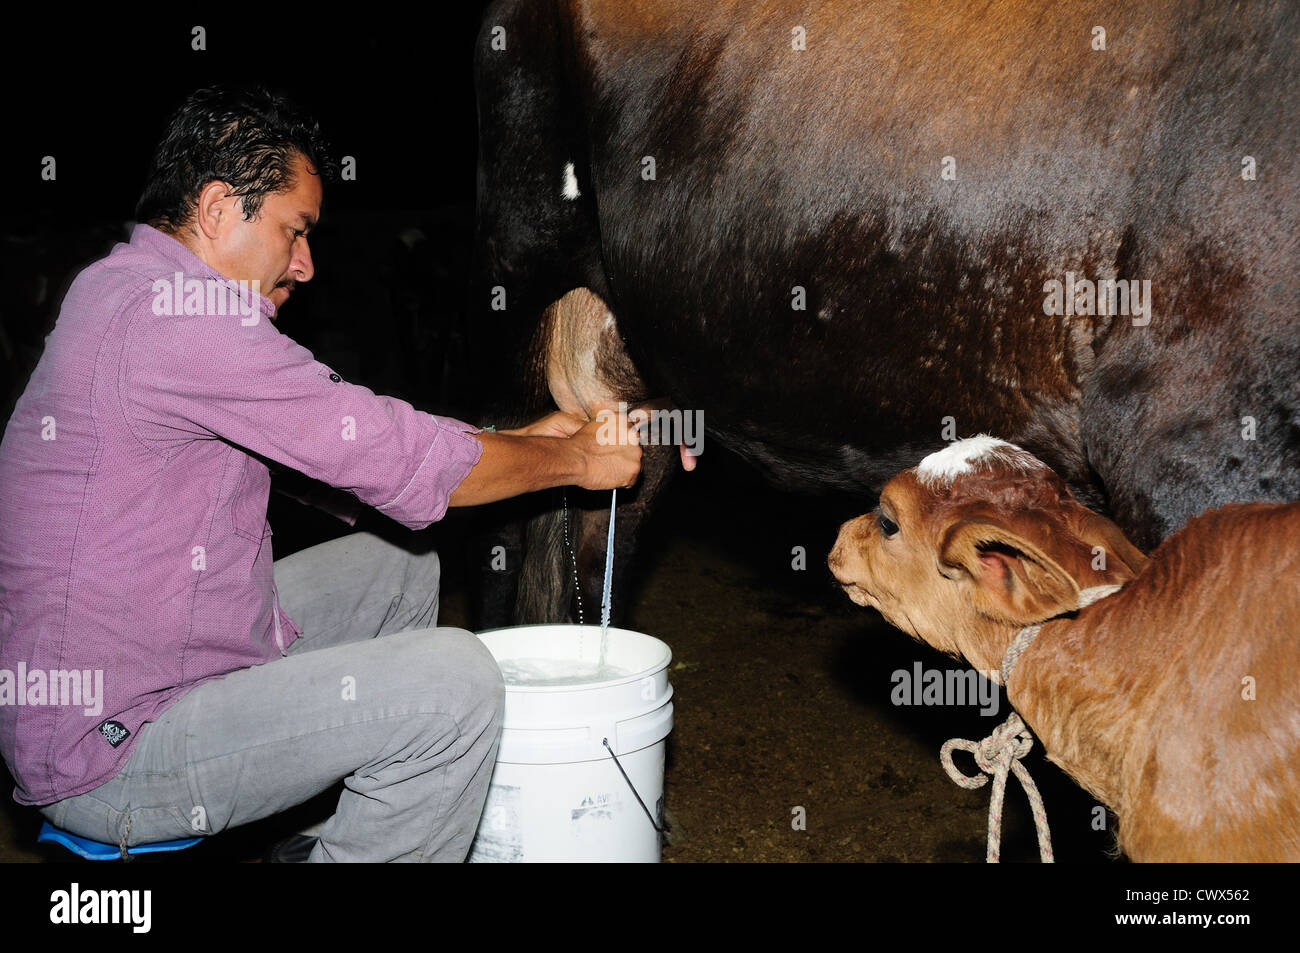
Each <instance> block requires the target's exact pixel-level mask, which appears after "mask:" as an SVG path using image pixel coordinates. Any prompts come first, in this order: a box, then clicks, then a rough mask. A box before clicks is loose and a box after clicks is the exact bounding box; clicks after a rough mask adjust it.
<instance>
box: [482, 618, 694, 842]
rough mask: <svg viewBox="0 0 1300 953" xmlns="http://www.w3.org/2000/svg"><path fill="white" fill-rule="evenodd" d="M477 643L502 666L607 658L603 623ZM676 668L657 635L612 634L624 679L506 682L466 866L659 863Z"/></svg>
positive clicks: (530, 628)
mask: <svg viewBox="0 0 1300 953" xmlns="http://www.w3.org/2000/svg"><path fill="white" fill-rule="evenodd" d="M479 638H480V639H482V641H483V643H484V644H485V645H486V646H487V647H488V650H489V651H491V652H492V654H493V655H494V656H495V657H496V659H497V662H498V663H502V662H507V663H509V662H511V660H516V659H547V660H555V661H557V662H559V661H565V662H574V663H586V664H587V666H588V667H590V668H591V670H593V671H594V670H595V668H596V664H597V663H598V662H599V660H600V626H596V625H524V626H513V627H511V628H506V629H493V630H489V631H486V632H481V633H479ZM670 661H672V651H671V650H670V649H669V648H668V646H667V645H665V644H664V643H663V642H661V641H659V640H658V639H656V638H654V637H652V636H649V635H644V634H642V633H640V632H631V631H629V630H627V629H615V628H612V627H611V628H610V629H609V642H608V645H607V647H606V655H605V662H606V664H607V665H609V666H613V667H615V668H619V669H623V670H624V671H626V672H627V673H628V674H626V675H622V676H619V677H614V678H606V679H603V680H599V681H590V682H583V683H580V684H565V685H545V684H532V685H530V684H511V681H510V679H507V681H506V698H505V723H504V727H503V728H502V731H501V744H500V747H499V748H498V750H497V763H496V768H495V769H494V771H493V773H492V783H491V787H490V789H489V791H488V796H487V802H486V803H485V804H484V806H483V817H482V820H481V821H480V822H479V826H478V833H477V834H476V835H475V838H474V843H473V844H472V845H471V847H470V853H469V860H470V862H471V863H484V862H488V863H511V862H539V861H542V862H545V861H628V862H650V863H657V862H658V861H659V855H660V835H659V831H658V830H656V825H658V826H659V827H662V823H663V822H662V818H663V790H664V748H665V744H666V739H667V738H668V733H669V732H671V731H672V728H673V705H672V701H671V699H672V695H673V689H672V686H671V685H669V684H668V663H669V662H670ZM606 739H608V741H609V748H606V747H605V745H604V743H603V742H604V740H606ZM610 749H612V750H613V753H614V754H615V755H617V757H618V763H617V764H616V763H615V759H614V758H613V757H611V755H610ZM619 765H621V766H622V768H623V771H624V772H626V773H627V779H624V777H623V774H622V773H621V772H620V771H619ZM633 789H635V794H634V793H633ZM638 795H639V797H640V800H639V801H638ZM643 803H644V808H643V807H642V804H643ZM647 812H648V813H647ZM652 817H653V821H652V820H651V818H652Z"/></svg>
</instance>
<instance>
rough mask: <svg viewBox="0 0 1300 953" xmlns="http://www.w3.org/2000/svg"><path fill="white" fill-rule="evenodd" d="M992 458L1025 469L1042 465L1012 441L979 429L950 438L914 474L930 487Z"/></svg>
mask: <svg viewBox="0 0 1300 953" xmlns="http://www.w3.org/2000/svg"><path fill="white" fill-rule="evenodd" d="M995 461H996V462H999V463H1003V464H1005V465H1007V466H1009V467H1012V468H1014V469H1018V470H1025V471H1030V470H1034V469H1037V468H1038V467H1043V466H1046V464H1044V463H1043V462H1042V461H1040V460H1039V459H1038V458H1037V457H1035V456H1034V455H1033V454H1031V453H1029V452H1028V451H1027V450H1022V449H1021V448H1020V447H1017V446H1016V445H1015V444H1014V443H1007V442H1006V441H1005V440H1000V439H998V438H997V437H990V436H989V435H988V434H986V433H982V434H978V435H977V436H974V437H967V438H966V439H965V440H954V441H953V442H952V443H950V444H948V446H946V447H944V448H943V449H942V450H938V451H936V452H935V453H932V454H930V455H929V456H928V457H926V458H925V459H924V460H922V461H921V463H920V465H919V466H918V467H917V468H916V476H917V479H919V480H920V481H921V483H922V485H924V486H926V487H929V488H931V489H933V488H934V487H936V486H940V485H944V486H947V485H949V484H951V483H952V481H953V480H955V479H956V478H957V477H959V476H961V475H962V474H963V473H971V472H973V471H974V470H975V469H976V467H977V466H979V465H980V464H982V463H993V462H995Z"/></svg>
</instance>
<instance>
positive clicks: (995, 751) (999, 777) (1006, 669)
mask: <svg viewBox="0 0 1300 953" xmlns="http://www.w3.org/2000/svg"><path fill="white" fill-rule="evenodd" d="M1122 588H1123V586H1117V585H1106V586H1092V587H1091V588H1088V589H1084V590H1083V591H1082V592H1080V593H1079V605H1078V607H1077V609H1082V608H1084V607H1085V606H1089V605H1092V604H1093V603H1094V602H1096V601H1098V600H1099V599H1104V598H1106V597H1107V596H1110V595H1114V594H1115V593H1116V592H1119V590H1120V589H1122ZM1077 609H1076V610H1075V611H1077ZM1042 627H1043V623H1041V622H1040V623H1038V624H1037V625H1031V626H1027V627H1025V628H1024V629H1021V630H1020V632H1019V634H1017V635H1016V637H1015V639H1014V640H1013V641H1012V643H1011V645H1010V646H1008V648H1007V651H1006V654H1005V655H1004V656H1003V657H1002V684H1003V685H1004V686H1005V685H1007V684H1008V683H1009V681H1010V678H1011V670H1012V669H1013V668H1015V665H1016V662H1018V661H1019V660H1020V656H1021V654H1022V653H1023V652H1024V651H1025V649H1027V648H1029V643H1030V642H1032V641H1033V640H1034V639H1035V638H1037V636H1038V633H1039V631H1040V630H1041V629H1042ZM1033 746H1034V736H1033V735H1032V734H1031V733H1030V731H1029V729H1028V728H1026V727H1025V723H1024V722H1023V721H1021V719H1020V716H1019V715H1017V714H1016V713H1015V712H1014V711H1013V712H1012V713H1011V715H1010V717H1009V718H1007V720H1006V721H1004V722H1003V723H1002V724H1000V725H998V727H996V728H994V729H993V731H991V732H990V733H989V736H988V737H987V738H985V739H984V740H982V741H980V742H978V743H976V742H974V741H967V740H966V739H964V738H953V739H952V740H950V741H948V742H946V743H945V744H944V746H943V747H942V748H940V749H939V760H940V761H941V762H942V763H943V769H944V771H946V772H947V773H948V777H950V778H952V780H953V781H954V782H956V783H957V784H959V785H961V786H962V787H964V788H969V789H975V788H981V787H983V786H984V785H985V784H987V783H988V780H989V779H988V778H987V777H985V775H992V776H993V792H992V796H991V797H990V798H989V827H988V834H989V837H988V852H987V854H986V855H985V861H986V862H987V863H990V864H996V863H998V861H999V858H1000V856H1001V842H1002V798H1003V796H1004V795H1005V793H1006V788H1007V774H1008V773H1009V772H1011V771H1014V772H1015V774H1016V777H1017V778H1018V779H1019V780H1020V786H1021V787H1023V788H1024V789H1025V795H1026V796H1027V797H1028V798H1029V809H1030V810H1031V811H1032V812H1033V815H1034V828H1035V830H1036V831H1037V834H1038V856H1039V857H1040V858H1042V861H1043V863H1045V864H1050V863H1054V862H1055V860H1054V858H1053V856H1052V833H1051V831H1050V830H1048V827H1047V809H1046V808H1045V807H1043V796H1042V795H1041V794H1039V793H1038V786H1037V785H1035V784H1034V779H1033V778H1031V777H1030V776H1029V769H1028V768H1026V767H1025V766H1024V765H1023V764H1021V763H1020V759H1021V758H1023V757H1024V756H1025V755H1027V754H1028V753H1029V749H1030V748H1032V747H1033ZM954 750H960V751H969V752H970V753H971V754H973V755H974V756H975V763H976V764H977V765H979V767H980V770H981V771H983V772H984V774H976V775H973V776H967V775H965V774H963V773H962V772H961V771H960V769H958V767H957V766H956V765H955V764H954V763H953V760H952V753H953V751H954Z"/></svg>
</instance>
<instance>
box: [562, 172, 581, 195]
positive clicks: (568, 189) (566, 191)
mask: <svg viewBox="0 0 1300 953" xmlns="http://www.w3.org/2000/svg"><path fill="white" fill-rule="evenodd" d="M560 194H561V195H563V196H564V197H565V198H566V199H568V200H569V201H573V200H574V199H576V198H577V197H578V196H579V195H581V194H582V193H581V192H579V191H578V174H577V173H576V172H574V171H573V163H572V162H566V163H565V164H564V177H563V185H562V187H561V189H560Z"/></svg>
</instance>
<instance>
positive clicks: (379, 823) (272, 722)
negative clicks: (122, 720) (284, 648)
mask: <svg viewBox="0 0 1300 953" xmlns="http://www.w3.org/2000/svg"><path fill="white" fill-rule="evenodd" d="M438 576H439V565H438V557H437V554H436V553H433V552H430V553H428V554H427V555H423V556H412V555H411V554H409V553H407V552H406V551H405V550H403V549H400V548H399V547H397V546H394V545H392V544H390V543H388V542H385V541H384V540H382V539H380V538H379V537H377V536H374V535H371V534H369V533H356V534H354V535H352V536H347V537H344V538H342V539H336V540H334V541H332V542H328V543H323V544H321V545H319V546H314V547H312V548H311V549H307V550H303V551H302V552H300V553H296V554H294V555H292V556H289V557H287V558H285V559H279V560H276V562H275V582H276V588H277V589H278V590H279V593H280V601H281V604H282V605H283V606H284V608H285V611H286V612H288V613H289V615H290V616H291V617H292V618H293V620H294V621H295V622H297V623H298V625H299V627H300V628H301V629H302V630H303V634H302V636H301V637H300V638H299V639H298V640H297V641H296V642H294V643H293V644H292V645H291V646H290V648H289V655H288V656H287V657H285V658H281V659H276V660H275V661H272V662H268V663H266V664H265V665H257V666H254V667H253V668H248V669H241V670H239V671H236V672H232V673H231V674H229V675H226V676H225V677H223V678H220V679H214V680H212V681H210V682H205V683H204V684H202V685H200V686H199V687H198V688H196V689H194V690H193V691H191V692H189V693H188V694H186V695H184V696H182V697H181V698H180V699H179V700H178V701H177V702H176V703H175V704H174V705H172V706H171V707H170V708H168V709H167V710H166V711H164V712H163V713H162V714H161V715H160V716H159V717H158V719H157V720H156V721H153V722H148V723H146V724H144V725H142V726H141V727H140V729H139V739H138V741H137V742H136V747H135V750H134V751H133V752H132V754H131V757H130V759H129V760H128V761H127V763H126V766H125V767H124V768H123V769H122V771H121V773H119V774H118V775H117V777H115V778H113V779H112V780H110V781H107V782H105V783H104V784H102V785H100V786H99V787H97V788H95V789H94V790H92V791H88V792H86V793H85V794H79V795H77V796H75V797H70V798H66V799H64V800H62V801H58V802H56V803H54V804H50V805H46V806H45V807H42V808H41V812H42V813H43V814H44V815H45V816H46V817H47V818H48V819H49V820H50V822H51V823H52V824H54V825H55V826H57V827H61V828H64V829H65V830H69V831H72V832H73V833H75V834H79V835H81V836H83V837H89V838H92V839H94V840H99V841H106V842H108V843H112V844H121V843H123V842H125V844H126V845H127V846H133V845H135V844H142V843H149V842H151V841H162V840H172V839H175V838H180V837H193V836H196V834H215V833H218V832H220V831H223V830H225V829H226V828H227V827H234V826H237V825H239V824H247V823H249V822H251V821H255V820H258V819H259V818H263V817H267V816H269V815H271V814H275V813H277V812H280V811H283V810H286V809H288V808H290V807H293V806H294V805H296V804H301V803H302V802H304V801H306V800H308V799H309V798H311V797H313V796H315V795H317V794H319V793H320V792H322V791H324V790H326V789H328V788H330V787H332V786H333V785H335V784H336V783H338V781H339V780H343V783H344V791H343V794H342V796H341V797H340V799H339V804H338V810H337V811H336V812H335V813H334V815H333V816H332V817H331V818H330V819H329V820H328V821H327V822H326V823H325V824H324V826H323V827H322V828H321V830H320V840H319V842H318V843H317V845H316V847H315V848H314V849H313V850H312V853H311V858H310V859H311V860H312V861H315V862H330V861H340V862H342V861H452V862H458V861H462V860H464V859H465V855H466V854H467V853H468V852H469V845H470V841H471V840H472V839H473V837H474V831H475V829H476V828H477V826H478V821H479V815H480V814H481V812H482V810H483V802H484V800H485V799H486V798H487V789H488V781H489V780H490V778H491V776H492V768H493V765H494V763H495V760H496V751H497V742H498V740H499V738H500V728H501V718H502V705H503V703H504V689H503V687H502V683H501V673H500V671H499V670H498V668H497V666H496V663H495V662H494V661H493V659H492V656H491V655H490V654H489V653H488V651H487V649H485V648H484V647H483V644H482V643H481V642H479V640H478V638H477V637H475V636H474V635H473V634H472V633H469V632H466V631H464V630H463V629H451V628H442V629H439V628H431V627H432V626H434V625H436V623H437V615H438ZM412 630H414V631H412Z"/></svg>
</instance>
